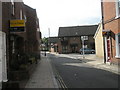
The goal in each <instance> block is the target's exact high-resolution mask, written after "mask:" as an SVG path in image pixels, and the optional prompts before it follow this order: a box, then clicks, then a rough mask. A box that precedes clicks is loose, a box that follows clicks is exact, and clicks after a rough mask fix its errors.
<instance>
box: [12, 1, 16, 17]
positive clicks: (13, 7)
mask: <svg viewBox="0 0 120 90" xmlns="http://www.w3.org/2000/svg"><path fill="white" fill-rule="evenodd" d="M11 3H12V12H11V13H12V15H15V4H14V0H11Z"/></svg>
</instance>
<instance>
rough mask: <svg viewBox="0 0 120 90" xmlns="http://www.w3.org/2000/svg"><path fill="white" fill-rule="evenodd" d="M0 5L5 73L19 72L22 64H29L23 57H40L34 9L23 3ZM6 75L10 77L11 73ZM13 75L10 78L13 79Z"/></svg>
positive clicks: (39, 37)
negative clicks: (3, 35)
mask: <svg viewBox="0 0 120 90" xmlns="http://www.w3.org/2000/svg"><path fill="white" fill-rule="evenodd" d="M1 5H2V12H1V13H2V31H3V32H5V33H6V46H7V49H6V50H7V51H6V59H7V69H8V70H7V71H8V72H10V71H14V70H19V69H20V66H22V64H27V63H29V62H27V63H26V61H28V59H29V58H26V57H27V56H25V55H30V53H32V55H35V56H40V40H41V32H40V29H39V19H38V17H37V13H36V10H35V9H33V8H31V7H29V6H27V5H25V4H24V3H23V2H2V3H1ZM8 74H9V75H8V76H10V74H11V73H8ZM13 75H14V74H11V76H10V77H14V76H13ZM10 77H8V78H9V79H10ZM28 77H29V76H28ZM17 78H18V77H14V79H17Z"/></svg>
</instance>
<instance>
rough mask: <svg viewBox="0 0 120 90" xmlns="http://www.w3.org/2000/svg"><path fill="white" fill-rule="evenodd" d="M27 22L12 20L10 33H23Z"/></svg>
mask: <svg viewBox="0 0 120 90" xmlns="http://www.w3.org/2000/svg"><path fill="white" fill-rule="evenodd" d="M24 27H25V20H10V32H23V31H24Z"/></svg>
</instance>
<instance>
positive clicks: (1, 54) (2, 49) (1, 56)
mask: <svg viewBox="0 0 120 90" xmlns="http://www.w3.org/2000/svg"><path fill="white" fill-rule="evenodd" d="M1 82H7V66H6V34H5V33H3V32H1V31H0V83H1Z"/></svg>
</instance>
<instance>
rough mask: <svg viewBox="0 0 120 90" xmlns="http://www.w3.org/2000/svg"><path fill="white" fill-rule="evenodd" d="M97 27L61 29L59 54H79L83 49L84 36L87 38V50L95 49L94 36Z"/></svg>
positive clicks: (85, 43) (85, 44) (85, 41)
mask: <svg viewBox="0 0 120 90" xmlns="http://www.w3.org/2000/svg"><path fill="white" fill-rule="evenodd" d="M97 27H98V25H88V26H73V27H60V28H59V34H58V38H59V42H58V52H59V53H79V50H80V49H81V48H82V40H81V37H82V36H85V37H86V40H84V46H85V48H91V49H95V41H94V39H93V36H94V34H95V32H96V30H97Z"/></svg>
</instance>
